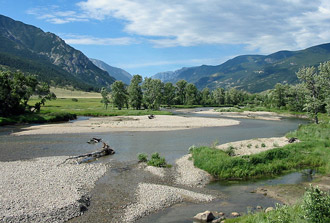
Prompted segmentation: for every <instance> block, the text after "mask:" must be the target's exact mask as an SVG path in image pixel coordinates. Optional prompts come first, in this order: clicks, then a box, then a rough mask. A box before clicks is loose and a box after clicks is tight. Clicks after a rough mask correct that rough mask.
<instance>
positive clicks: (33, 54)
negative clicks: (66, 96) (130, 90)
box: [0, 15, 115, 90]
mask: <svg viewBox="0 0 330 223" xmlns="http://www.w3.org/2000/svg"><path fill="white" fill-rule="evenodd" d="M0 65H5V66H7V67H10V68H13V69H19V70H22V71H23V72H29V73H33V74H36V75H37V76H38V78H39V79H41V80H43V81H47V82H52V83H54V84H58V85H73V86H75V87H79V88H82V89H84V90H88V89H89V90H91V89H93V88H94V89H95V88H99V87H102V86H109V85H111V84H112V83H113V82H114V80H115V79H114V78H113V77H111V76H109V74H108V73H107V72H106V71H103V70H102V69H100V68H98V67H97V66H95V65H94V64H93V63H92V62H91V61H90V60H89V59H88V58H87V57H86V56H85V55H84V54H83V53H82V52H80V51H78V50H76V49H74V48H73V47H71V46H69V45H68V44H66V43H65V42H64V41H63V40H62V39H61V38H60V37H58V36H56V35H55V34H53V33H49V32H44V31H42V30H41V29H39V28H37V27H35V26H31V25H27V24H24V23H22V22H19V21H15V20H13V19H11V18H9V17H6V16H2V15H0Z"/></svg>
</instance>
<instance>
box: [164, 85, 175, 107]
mask: <svg viewBox="0 0 330 223" xmlns="http://www.w3.org/2000/svg"><path fill="white" fill-rule="evenodd" d="M174 98H175V87H174V86H173V84H172V83H166V84H165V85H164V94H163V103H164V104H166V105H167V106H171V105H173V104H174Z"/></svg>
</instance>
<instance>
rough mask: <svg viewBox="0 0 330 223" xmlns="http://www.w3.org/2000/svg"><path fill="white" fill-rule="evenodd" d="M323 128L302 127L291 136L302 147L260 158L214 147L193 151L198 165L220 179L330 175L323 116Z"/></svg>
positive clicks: (329, 132)
mask: <svg viewBox="0 0 330 223" xmlns="http://www.w3.org/2000/svg"><path fill="white" fill-rule="evenodd" d="M321 121H322V122H323V123H321V124H318V125H316V124H308V125H302V126H300V127H299V129H298V130H296V131H294V132H291V133H289V134H288V136H289V137H297V138H298V139H300V140H301V142H300V143H294V144H289V145H286V146H284V147H282V148H275V149H272V150H268V151H265V152H261V153H259V154H254V155H249V156H241V157H235V156H230V153H229V152H228V151H227V152H225V151H222V150H218V149H214V148H210V147H199V148H196V149H194V150H193V152H192V155H193V160H194V165H195V166H196V167H198V168H200V169H203V170H205V171H207V172H209V173H210V174H212V175H213V176H215V177H217V178H219V179H248V178H258V177H264V176H274V175H279V174H282V173H285V172H291V171H294V170H299V169H305V168H314V169H317V170H318V172H320V173H323V174H330V163H329V160H330V149H329V148H330V139H329V137H330V124H329V117H328V116H321Z"/></svg>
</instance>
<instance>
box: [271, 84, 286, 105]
mask: <svg viewBox="0 0 330 223" xmlns="http://www.w3.org/2000/svg"><path fill="white" fill-rule="evenodd" d="M287 88H288V85H283V84H280V83H277V84H276V85H275V89H274V90H273V101H274V105H275V107H277V108H281V107H285V105H286V101H285V100H286V97H285V96H286V89H287Z"/></svg>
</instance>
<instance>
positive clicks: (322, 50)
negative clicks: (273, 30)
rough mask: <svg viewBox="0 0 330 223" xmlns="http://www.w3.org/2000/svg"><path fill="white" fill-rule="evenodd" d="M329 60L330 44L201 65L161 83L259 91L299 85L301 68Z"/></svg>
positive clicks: (171, 74) (164, 79) (164, 78)
mask: <svg viewBox="0 0 330 223" xmlns="http://www.w3.org/2000/svg"><path fill="white" fill-rule="evenodd" d="M327 60H330V44H322V45H317V46H313V47H310V48H307V49H304V50H299V51H279V52H276V53H273V54H270V55H266V56H264V55H244V56H238V57H235V58H233V59H231V60H228V61H227V62H225V63H223V64H221V65H217V66H207V65H202V66H198V67H191V68H185V69H184V70H182V69H180V70H177V71H174V72H173V73H170V75H168V76H166V75H164V76H162V78H163V79H162V80H163V81H165V82H172V83H175V82H176V81H178V80H180V79H184V80H186V81H188V82H191V83H194V84H196V86H197V87H198V88H199V89H202V88H204V87H209V88H217V87H224V88H230V87H235V88H238V89H244V90H247V91H250V92H260V91H264V90H267V89H270V88H273V87H274V85H275V84H276V83H288V84H293V83H296V82H297V81H298V80H297V77H296V72H297V71H298V70H299V68H301V67H303V66H318V65H319V64H320V63H322V62H324V61H327ZM165 73H168V72H165ZM173 74H175V75H173ZM157 75H158V74H157ZM155 76H156V75H155ZM155 76H153V77H155ZM168 77H169V78H168Z"/></svg>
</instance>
